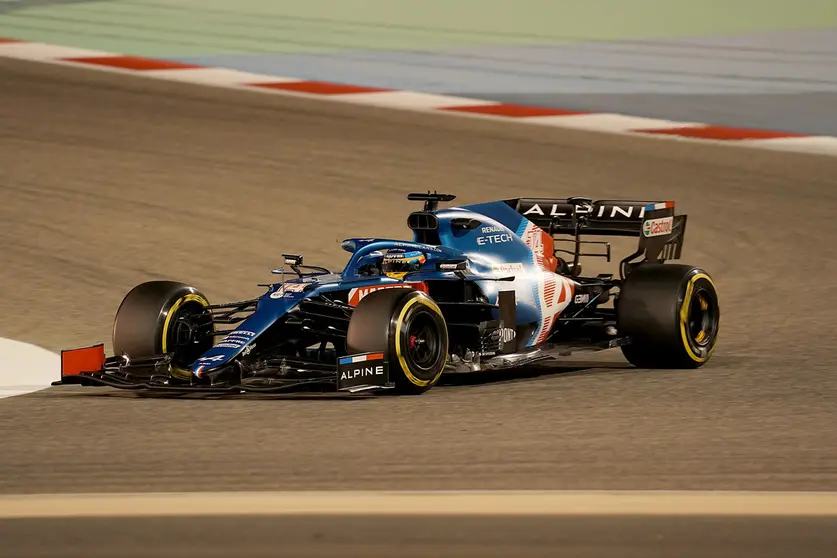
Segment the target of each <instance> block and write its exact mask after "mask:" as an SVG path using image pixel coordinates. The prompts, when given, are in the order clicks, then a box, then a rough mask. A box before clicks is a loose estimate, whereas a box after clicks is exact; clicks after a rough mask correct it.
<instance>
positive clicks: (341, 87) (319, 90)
mask: <svg viewBox="0 0 837 558" xmlns="http://www.w3.org/2000/svg"><path fill="white" fill-rule="evenodd" d="M250 85H251V86H253V87H264V88H266V89H279V90H281V91H293V92H295V93H310V94H312V95H349V94H352V93H381V92H385V91H391V89H380V88H377V87H360V86H358V85H348V84H345V83H329V82H327V81H289V82H285V83H281V82H277V83H251V84H250Z"/></svg>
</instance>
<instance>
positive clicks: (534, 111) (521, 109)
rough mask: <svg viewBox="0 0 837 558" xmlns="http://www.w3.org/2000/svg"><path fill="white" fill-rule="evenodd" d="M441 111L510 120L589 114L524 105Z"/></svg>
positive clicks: (470, 106)
mask: <svg viewBox="0 0 837 558" xmlns="http://www.w3.org/2000/svg"><path fill="white" fill-rule="evenodd" d="M441 110H448V111H454V112H467V113H472V114H488V115H492V116H508V117H510V118H526V117H532V116H573V115H577V114H588V113H586V112H578V111H572V110H560V109H553V108H546V107H528V106H524V105H508V104H499V105H468V106H461V107H447V108H443V109H441Z"/></svg>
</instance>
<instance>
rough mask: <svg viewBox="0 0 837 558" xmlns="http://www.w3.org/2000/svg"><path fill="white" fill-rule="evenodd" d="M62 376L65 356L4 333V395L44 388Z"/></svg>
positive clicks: (0, 359)
mask: <svg viewBox="0 0 837 558" xmlns="http://www.w3.org/2000/svg"><path fill="white" fill-rule="evenodd" d="M60 377H61V357H60V356H59V355H57V354H56V353H53V352H51V351H48V350H46V349H44V348H42V347H38V346H36V345H30V344H29V343H22V342H20V341H14V340H12V339H4V338H2V337H0V399H2V398H4V397H13V396H15V395H23V394H26V393H32V392H33V391H40V390H42V389H46V388H48V387H49V385H50V383H52V382H54V381H55V380H58V379H59V378H60Z"/></svg>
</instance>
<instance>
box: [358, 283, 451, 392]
mask: <svg viewBox="0 0 837 558" xmlns="http://www.w3.org/2000/svg"><path fill="white" fill-rule="evenodd" d="M346 346H347V347H346V348H347V349H348V351H349V353H350V354H353V353H368V352H383V353H384V354H385V355H386V358H387V361H388V362H389V374H390V380H391V381H393V382H394V383H395V391H396V392H397V393H400V394H404V395H418V394H421V393H424V392H426V391H427V390H429V389H430V388H431V387H433V386H434V385H435V384H436V382H438V381H439V378H440V377H441V375H442V372H443V370H444V368H445V365H446V364H447V356H448V329H447V324H446V323H445V318H444V317H443V316H442V311H441V310H440V309H439V307H438V306H437V305H436V303H435V302H433V299H432V298H430V297H429V296H428V295H427V294H425V293H423V292H421V291H417V290H412V289H382V290H380V291H375V292H373V293H371V294H369V295H367V296H366V297H364V298H363V299H362V300H361V301H360V303H358V305H357V307H356V308H355V310H354V312H353V313H352V318H351V321H350V322H349V330H348V332H347V335H346Z"/></svg>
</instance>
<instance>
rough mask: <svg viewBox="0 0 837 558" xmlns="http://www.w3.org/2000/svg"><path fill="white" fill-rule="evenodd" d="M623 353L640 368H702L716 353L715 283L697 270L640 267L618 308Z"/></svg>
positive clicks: (624, 289) (629, 280)
mask: <svg viewBox="0 0 837 558" xmlns="http://www.w3.org/2000/svg"><path fill="white" fill-rule="evenodd" d="M616 315H617V323H618V328H619V332H620V334H622V335H627V336H630V337H631V338H632V343H631V344H630V345H625V346H623V347H622V353H623V354H624V355H625V358H626V359H627V360H628V362H630V363H631V364H633V365H634V366H637V367H639V368H675V369H679V368H698V367H700V366H703V365H704V364H706V363H707V362H708V361H709V359H710V358H711V356H712V352H713V351H714V350H715V345H716V343H717V340H718V329H719V323H720V316H721V312H720V307H719V304H718V292H717V290H716V288H715V283H714V282H713V281H712V278H711V277H710V276H709V274H708V273H706V271H704V270H703V269H701V268H699V267H693V266H688V265H675V264H650V263H649V264H642V265H640V266H638V267H637V268H636V269H634V270H633V271H632V272H631V273H630V274H629V275H628V277H627V278H626V279H625V283H624V284H623V286H622V290H621V292H620V294H619V299H618V302H617V307H616Z"/></svg>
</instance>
